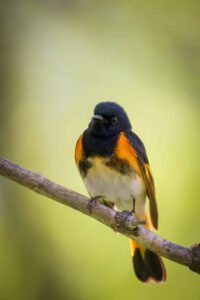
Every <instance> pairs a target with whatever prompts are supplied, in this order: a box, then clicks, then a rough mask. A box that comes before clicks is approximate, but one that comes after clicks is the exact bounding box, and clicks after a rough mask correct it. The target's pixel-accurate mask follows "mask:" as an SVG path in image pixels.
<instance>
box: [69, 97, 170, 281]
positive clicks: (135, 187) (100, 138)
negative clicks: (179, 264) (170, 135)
mask: <svg viewBox="0 0 200 300" xmlns="http://www.w3.org/2000/svg"><path fill="white" fill-rule="evenodd" d="M75 159H76V164H77V166H78V169H79V171H80V174H81V177H82V179H83V182H84V184H85V186H86V189H87V191H88V193H89V194H90V196H91V198H92V199H96V198H97V197H98V198H100V197H101V199H102V200H101V201H103V202H104V203H105V204H107V205H109V206H111V207H114V208H115V209H116V210H118V211H124V210H126V211H130V212H134V213H135V216H136V217H137V219H138V220H141V221H144V220H145V221H146V225H145V226H147V227H148V228H149V229H153V228H154V229H157V228H158V209H157V204H156V196H155V186H154V180H153V176H152V173H151V169H150V165H149V161H148V158H147V154H146V150H145V147H144V145H143V143H142V141H141V140H140V138H139V137H138V136H137V135H136V134H135V133H134V132H132V131H131V123H130V121H129V118H128V116H127V114H126V112H125V111H124V109H123V108H122V107H121V106H120V105H118V104H116V103H114V102H101V103H99V104H98V105H97V106H96V107H95V109H94V115H93V117H92V120H91V122H90V123H89V126H88V128H87V129H86V130H85V131H84V132H83V134H82V135H81V136H80V137H79V139H78V141H77V144H76V149H75ZM146 197H148V198H149V205H150V215H149V214H148V213H147V212H146V207H145V202H146ZM130 245H131V255H132V259H133V266H134V270H135V274H136V276H137V278H138V279H139V280H141V281H142V282H149V281H151V280H152V281H155V282H161V281H165V280H166V270H165V266H164V264H163V261H162V259H161V257H159V256H158V255H157V254H155V253H153V252H151V251H150V250H148V249H143V248H142V247H141V246H140V245H139V244H137V243H136V242H135V241H133V240H130Z"/></svg>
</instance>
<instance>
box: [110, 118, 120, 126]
mask: <svg viewBox="0 0 200 300" xmlns="http://www.w3.org/2000/svg"><path fill="white" fill-rule="evenodd" d="M117 122H118V118H117V117H113V118H112V119H111V123H112V125H116V124H117Z"/></svg>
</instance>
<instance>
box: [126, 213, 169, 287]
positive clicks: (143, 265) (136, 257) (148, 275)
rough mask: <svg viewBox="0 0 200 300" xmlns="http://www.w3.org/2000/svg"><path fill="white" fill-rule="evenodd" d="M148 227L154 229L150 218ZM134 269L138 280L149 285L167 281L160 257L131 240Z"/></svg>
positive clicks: (147, 223) (147, 220)
mask: <svg viewBox="0 0 200 300" xmlns="http://www.w3.org/2000/svg"><path fill="white" fill-rule="evenodd" d="M146 227H147V228H148V229H152V225H151V222H150V220H149V217H148V216H146ZM130 245H131V256H132V260H133V268H134V271H135V275H136V276H137V278H138V279H139V280H140V281H142V282H144V283H148V282H150V281H154V282H157V283H159V282H161V281H165V280H166V269H165V266H164V263H163V261H162V259H161V257H160V256H158V255H157V254H155V253H153V252H152V251H150V250H148V249H144V248H142V247H141V246H140V245H139V244H137V243H136V242H135V241H133V240H130Z"/></svg>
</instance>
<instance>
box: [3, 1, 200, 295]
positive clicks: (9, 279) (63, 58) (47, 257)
mask: <svg viewBox="0 0 200 300" xmlns="http://www.w3.org/2000/svg"><path fill="white" fill-rule="evenodd" d="M0 4H1V7H0V154H1V155H2V156H4V157H6V158H8V159H10V160H12V161H14V162H16V163H18V164H20V165H22V166H24V167H26V168H29V169H32V170H35V171H39V172H41V173H43V174H44V175H45V176H47V177H49V178H51V179H53V180H55V181H56V182H58V183H60V184H63V185H65V186H67V187H69V188H71V189H73V190H75V191H78V192H80V193H83V194H87V193H86V191H85V188H84V186H83V184H82V182H81V179H80V177H79V174H78V171H77V170H76V166H75V163H74V145H75V142H76V139H77V138H78V136H79V134H80V133H81V132H82V131H83V130H84V129H85V128H86V126H87V124H88V123H89V120H90V117H91V116H92V110H93V107H94V106H95V105H96V104H97V103H98V102H100V101H102V100H114V101H116V102H118V103H119V104H121V105H123V106H124V108H125V109H126V111H127V112H128V114H129V117H130V119H131V121H132V124H133V129H134V130H135V131H136V132H137V133H138V134H139V135H140V136H141V138H142V139H143V141H144V143H145V145H146V148H147V152H148V155H149V158H150V162H151V165H152V169H153V173H154V177H155V181H156V188H157V198H158V205H159V213H160V227H159V233H160V235H162V236H164V237H166V238H168V239H170V240H172V241H175V242H177V243H180V244H182V245H186V246H190V245H192V244H194V243H197V242H200V221H199V220H200V218H199V212H200V195H199V194H200V192H199V185H200V181H199V180H200V179H199V175H200V164H199V154H200V142H199V131H200V120H199V119H200V118H199V113H200V106H199V102H200V100H199V99H200V2H199V1H195V0H191V1H185V0H183V1H171V0H168V1H167V0H166V1H143V0H142V1H126V0H125V1H114V0H113V1H103V0H102V1H92V0H91V1H90V0H86V1H81V0H74V1H73V0H69V1H64V0H59V1H54V0H43V1H39V0H38V1H25V0H24V1H22V0H21V1H14V0H13V1H11V0H8V1H1V3H0ZM165 263H166V266H167V270H168V280H167V282H166V283H165V284H161V285H155V284H148V285H143V284H141V283H140V282H138V281H137V280H136V278H135V277H134V276H133V274H132V266H131V259H130V256H129V245H128V241H127V239H126V238H125V237H123V236H121V235H118V234H115V233H113V232H112V231H111V230H109V229H108V228H106V227H104V226H103V225H101V224H100V223H98V222H96V221H94V220H92V219H90V218H88V217H86V216H84V215H82V214H80V213H78V212H76V211H73V210H72V209H70V208H67V207H65V206H62V205H60V204H58V203H56V202H53V201H51V200H50V199H46V198H44V197H42V196H39V195H37V194H34V193H33V192H31V191H29V190H27V189H25V188H23V187H21V186H19V185H17V184H15V183H12V182H11V181H8V180H6V179H4V178H1V179H0V273H1V275H0V299H1V300H12V299H15V300H18V299H19V300H38V299H41V300H51V299H52V300H53V299H55V300H60V299H70V300H71V299H75V300H76V299H77V300H79V299H81V300H82V299H83V300H88V299H89V300H90V299H95V300H104V299H105V300H107V299H116V300H118V299H119V300H126V299H140V300H143V299H154V300H157V299H162V300H165V299H166V300H167V299H182V298H184V299H192V300H193V299H199V297H200V277H199V275H197V274H195V273H192V272H191V271H189V270H188V269H187V268H185V267H183V266H181V265H178V264H175V263H173V262H171V261H167V260H165Z"/></svg>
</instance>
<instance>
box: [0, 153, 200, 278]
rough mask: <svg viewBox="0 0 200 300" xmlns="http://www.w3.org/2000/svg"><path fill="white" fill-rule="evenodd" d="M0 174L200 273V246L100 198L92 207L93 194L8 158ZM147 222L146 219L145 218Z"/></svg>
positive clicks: (4, 161) (2, 160)
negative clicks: (164, 233)
mask: <svg viewBox="0 0 200 300" xmlns="http://www.w3.org/2000/svg"><path fill="white" fill-rule="evenodd" d="M0 174H1V175H2V176H4V177H7V178H9V179H11V180H13V181H15V182H17V183H19V184H21V185H24V186H25V187H27V188H29V189H31V190H33V191H35V192H37V193H39V194H41V195H44V196H46V197H48V198H51V199H53V200H55V201H58V202H60V203H62V204H65V205H67V206H69V207H71V208H74V209H76V210H78V211H80V212H82V213H84V214H86V215H88V216H91V217H93V218H94V219H96V220H98V221H100V222H101V223H103V224H105V225H106V226H108V227H110V228H112V229H113V230H115V231H118V232H120V233H121V234H123V235H125V236H127V237H129V238H132V239H134V240H135V241H137V242H138V243H140V244H141V245H142V246H143V247H145V248H148V249H150V250H151V251H153V252H156V253H157V254H159V255H161V256H164V257H165V258H168V259H170V260H172V261H174V262H177V263H179V264H182V265H185V266H188V267H189V268H190V269H191V270H192V271H194V272H196V273H200V246H199V245H196V246H193V247H189V248H186V247H183V246H180V245H177V244H174V243H172V242H170V241H168V240H166V239H164V238H162V237H159V236H158V235H157V234H156V233H154V232H152V231H150V230H148V229H146V228H145V227H144V226H142V225H138V224H141V222H138V220H137V219H136V218H135V216H134V215H133V214H132V215H131V214H129V215H128V216H127V214H124V213H123V212H122V213H119V212H116V211H115V210H113V209H111V208H109V207H107V206H104V205H102V204H101V203H99V202H98V201H97V202H96V203H95V205H93V207H92V210H90V209H89V206H88V202H89V201H90V199H89V198H87V197H85V196H83V195H80V194H78V193H76V192H74V191H71V190H69V189H67V188H65V187H63V186H61V185H59V184H57V183H55V182H53V181H51V180H49V179H47V178H45V177H44V176H43V175H41V174H38V173H34V172H32V171H29V170H27V169H24V168H22V167H20V166H18V165H16V164H14V163H12V162H10V161H8V160H6V159H4V158H0ZM142 223H143V222H142Z"/></svg>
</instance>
